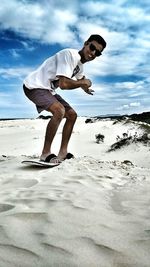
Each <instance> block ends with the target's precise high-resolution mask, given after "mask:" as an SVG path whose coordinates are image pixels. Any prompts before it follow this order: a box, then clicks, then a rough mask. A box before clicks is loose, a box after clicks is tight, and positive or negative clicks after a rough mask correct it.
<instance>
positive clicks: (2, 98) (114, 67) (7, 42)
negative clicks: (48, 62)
mask: <svg viewBox="0 0 150 267" xmlns="http://www.w3.org/2000/svg"><path fill="white" fill-rule="evenodd" d="M149 25H150V5H149V1H148V0H138V1H135V0H128V1H124V0H117V1H113V0H108V1H105V0H104V1H101V0H99V1H95V0H91V1H81V0H75V1H70V0H41V1H31V0H22V1H21V0H10V1H9V3H8V1H6V0H1V5H0V31H1V34H0V38H1V40H0V118H16V117H18V118H19V117H36V116H38V114H37V112H36V109H35V107H34V105H33V104H32V103H31V102H30V101H28V99H27V98H26V97H25V96H24V94H23V91H22V83H23V79H24V78H25V77H26V75H28V74H29V72H30V71H32V70H34V69H35V68H36V67H38V66H39V64H41V63H42V62H43V61H44V60H45V59H46V58H47V57H49V56H51V55H53V54H54V53H55V52H57V51H59V50H60V49H63V48H67V47H71V48H76V49H80V48H82V45H83V43H84V41H85V40H86V39H87V38H88V37H89V35H91V34H93V33H98V34H100V35H102V36H103V37H104V39H105V40H106V42H107V48H106V49H105V51H104V52H103V56H101V57H99V58H96V60H94V61H93V62H89V63H87V64H85V65H84V70H85V75H86V77H87V78H89V79H91V80H92V82H93V86H92V88H93V89H94V90H95V94H94V95H93V96H91V95H87V94H85V93H84V92H83V90H82V89H76V90H71V91H68V90H67V91H62V90H60V89H59V90H58V93H60V94H61V95H62V96H63V97H64V98H65V99H66V100H67V101H69V102H70V103H71V104H72V106H73V107H74V108H75V109H76V111H77V113H78V115H80V116H84V115H85V116H95V115H105V114H112V113H113V114H131V113H135V112H136V113H140V112H143V111H149V110H150V75H149V70H150V66H149V65H150V64H149V58H150V49H149V47H150V27H149ZM47 115H48V114H47Z"/></svg>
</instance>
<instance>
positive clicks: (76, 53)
mask: <svg viewBox="0 0 150 267" xmlns="http://www.w3.org/2000/svg"><path fill="white" fill-rule="evenodd" d="M58 53H63V54H66V55H73V56H79V51H78V50H77V49H73V48H65V49H62V50H61V51H60V52H58Z"/></svg>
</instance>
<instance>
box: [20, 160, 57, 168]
mask: <svg viewBox="0 0 150 267" xmlns="http://www.w3.org/2000/svg"><path fill="white" fill-rule="evenodd" d="M21 163H23V164H26V165H28V166H39V167H45V168H53V167H56V166H58V165H59V164H60V163H48V162H44V161H40V160H23V161H22V162H21Z"/></svg>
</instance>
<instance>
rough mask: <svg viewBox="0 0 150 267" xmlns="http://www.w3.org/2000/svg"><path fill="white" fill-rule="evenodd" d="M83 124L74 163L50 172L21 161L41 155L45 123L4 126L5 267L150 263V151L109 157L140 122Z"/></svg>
mask: <svg viewBox="0 0 150 267" xmlns="http://www.w3.org/2000/svg"><path fill="white" fill-rule="evenodd" d="M84 121H85V118H78V120H77V123H76V126H75V128H74V132H73V135H72V138H71V142H70V146H69V152H71V153H73V154H74V155H75V156H76V158H75V159H71V160H68V161H64V162H63V163H62V164H61V165H60V166H58V167H55V168H52V169H42V168H33V167H27V166H24V165H23V164H21V161H22V160H24V159H27V158H28V157H29V158H30V157H35V158H38V156H39V155H40V152H41V148H42V145H43V137H44V133H45V128H46V124H47V121H44V120H16V121H5V122H4V121H0V170H1V173H0V267H27V266H28V267H149V266H150V205H149V203H150V193H149V190H150V174H149V172H150V147H148V146H144V145H142V144H132V145H129V146H126V147H124V148H121V149H120V150H118V151H114V152H110V153H108V152H107V150H108V149H109V148H110V145H111V144H113V143H114V142H115V141H116V136H117V135H120V136H121V135H122V133H124V132H127V131H128V132H130V133H131V132H132V133H134V132H136V131H138V133H139V132H140V131H141V130H140V129H139V125H138V124H132V123H131V124H130V125H129V124H123V123H117V124H114V125H113V122H112V121H110V120H108V121H106V120H104V121H99V122H95V123H92V124H85V123H84ZM62 126H63V124H62V125H61V127H60V128H59V130H58V134H57V136H56V139H55V142H54V147H53V152H54V153H57V151H58V147H59V144H60V137H61V129H62ZM98 133H101V134H104V135H105V139H104V143H102V144H97V143H96V142H95V134H98ZM4 155H5V156H4ZM124 160H129V161H131V162H132V164H133V165H131V164H125V163H123V161H124Z"/></svg>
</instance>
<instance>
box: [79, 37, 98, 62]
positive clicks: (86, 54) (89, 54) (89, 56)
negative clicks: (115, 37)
mask: <svg viewBox="0 0 150 267" xmlns="http://www.w3.org/2000/svg"><path fill="white" fill-rule="evenodd" d="M102 51H103V46H102V45H101V44H99V43H98V42H96V41H91V42H85V44H84V47H83V49H82V50H81V62H83V63H85V62H88V61H92V60H94V59H95V58H96V57H98V56H100V55H101V52H102Z"/></svg>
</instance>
